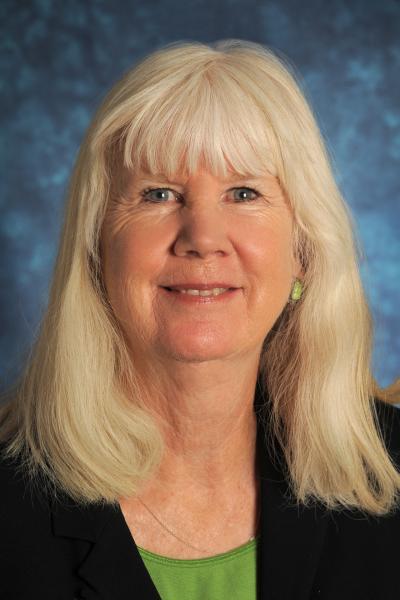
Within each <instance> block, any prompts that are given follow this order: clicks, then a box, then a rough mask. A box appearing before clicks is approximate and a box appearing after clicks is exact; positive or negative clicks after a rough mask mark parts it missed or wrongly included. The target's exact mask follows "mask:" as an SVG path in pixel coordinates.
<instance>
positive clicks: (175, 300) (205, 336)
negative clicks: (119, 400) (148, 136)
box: [101, 169, 300, 361]
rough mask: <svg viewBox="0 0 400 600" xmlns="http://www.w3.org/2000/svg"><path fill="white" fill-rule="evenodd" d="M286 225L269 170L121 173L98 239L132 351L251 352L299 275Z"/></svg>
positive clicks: (202, 357) (196, 357)
mask: <svg viewBox="0 0 400 600" xmlns="http://www.w3.org/2000/svg"><path fill="white" fill-rule="evenodd" d="M148 188H154V189H153V190H152V191H146V190H148ZM254 190H255V191H254ZM292 226H293V222H292V215H291V212H290V209H289V205H288V202H287V199H286V198H285V196H284V194H283V192H282V189H281V188H280V186H279V182H278V180H277V179H276V178H274V177H273V176H272V175H265V176H262V177H256V178H251V179H250V178H243V177H239V176H237V175H235V174H234V173H231V177H230V178H229V179H227V180H223V179H221V178H218V177H215V176H213V175H212V174H211V173H209V172H208V171H206V170H204V169H199V170H198V171H197V172H196V173H195V174H193V175H191V176H189V177H188V176H186V175H183V174H182V173H177V174H176V175H175V176H174V177H173V178H171V181H168V180H167V179H166V178H165V177H164V176H163V175H160V176H153V175H150V174H148V173H146V172H144V171H139V172H136V173H135V174H134V175H131V176H130V177H128V178H127V181H126V184H125V193H124V197H123V198H116V199H113V200H112V201H110V204H109V207H108V211H107V214H106V218H105V222H104V226H103V231H102V240H101V241H102V244H101V246H102V259H103V274H104V280H105V285H106V289H107V292H108V298H109V301H110V303H111V306H112V308H113V310H114V313H115V315H116V317H117V319H118V321H119V322H120V324H121V325H122V327H123V329H124V331H125V334H126V336H127V339H128V341H129V344H130V346H131V350H132V351H133V353H134V354H135V353H136V352H137V353H138V355H139V354H140V355H141V356H143V353H145V355H146V356H148V357H149V358H150V359H154V358H158V359H161V360H162V359H168V358H169V359H171V358H173V359H177V360H180V361H206V360H213V359H229V358H235V357H238V356H240V355H249V353H258V354H259V352H260V350H261V346H262V343H263V340H264V338H265V336H266V335H267V333H268V331H269V330H270V329H271V327H272V325H273V324H274V322H275V321H276V319H277V318H278V316H279V315H280V313H281V312H282V310H283V308H284V306H285V304H286V302H287V300H288V298H289V294H290V291H291V287H292V283H293V280H292V278H293V277H294V276H296V275H299V274H300V264H299V263H298V262H297V261H296V260H295V258H294V257H293V255H292V241H291V236H292ZM188 288H190V289H192V290H196V291H189V292H188V291H187V289H188ZM211 288H224V290H221V289H214V291H213V292H210V289H211ZM226 288H228V289H226ZM184 289H186V293H185V291H183V290H184ZM198 290H201V291H202V292H204V293H206V294H210V293H212V294H216V295H205V296H204V295H199V292H198ZM207 290H208V291H207ZM221 291H222V292H223V293H220V292H221Z"/></svg>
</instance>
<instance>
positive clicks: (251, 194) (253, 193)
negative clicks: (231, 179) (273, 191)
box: [231, 187, 260, 202]
mask: <svg viewBox="0 0 400 600" xmlns="http://www.w3.org/2000/svg"><path fill="white" fill-rule="evenodd" d="M238 190H239V191H240V192H243V190H244V193H245V196H244V197H243V196H242V198H241V201H242V202H250V201H251V200H255V199H256V198H258V197H259V195H260V194H259V192H257V190H253V189H252V188H248V187H240V188H233V190H231V191H235V192H237V191H238Z"/></svg>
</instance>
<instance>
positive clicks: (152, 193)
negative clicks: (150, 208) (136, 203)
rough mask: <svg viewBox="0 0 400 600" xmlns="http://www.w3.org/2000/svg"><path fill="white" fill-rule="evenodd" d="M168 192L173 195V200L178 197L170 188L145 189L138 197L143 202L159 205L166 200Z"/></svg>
mask: <svg viewBox="0 0 400 600" xmlns="http://www.w3.org/2000/svg"><path fill="white" fill-rule="evenodd" d="M169 192H173V193H174V194H175V198H176V197H177V196H179V194H178V192H175V190H171V189H170V188H146V189H145V190H143V191H142V192H141V193H140V195H141V196H142V198H143V199H144V201H145V202H154V203H156V204H157V203H159V204H160V203H162V202H166V201H167V200H168V193H169Z"/></svg>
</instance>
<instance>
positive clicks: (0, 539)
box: [0, 444, 76, 600]
mask: <svg viewBox="0 0 400 600" xmlns="http://www.w3.org/2000/svg"><path fill="white" fill-rule="evenodd" d="M0 489H1V494H0V560H1V567H2V577H1V589H2V594H4V597H5V598H6V597H7V598H21V600H22V599H24V600H25V598H26V599H28V598H31V597H32V591H34V593H33V595H34V596H35V598H36V597H39V596H40V597H41V598H43V600H50V599H52V598H55V597H57V598H60V600H61V598H72V597H73V592H74V586H75V579H74V575H73V573H74V567H75V562H76V558H75V555H76V549H75V548H74V547H72V545H71V542H70V540H68V539H62V538H57V537H55V536H54V534H53V523H52V512H51V506H50V497H49V496H48V494H47V492H46V491H44V490H43V489H41V488H40V484H38V483H35V482H33V481H31V480H30V478H29V477H28V476H27V473H26V471H25V470H24V468H23V464H22V462H21V460H19V459H10V458H8V457H6V456H5V455H4V445H1V444H0ZM60 590H62V592H61V591H60ZM35 594H36V595H35ZM2 597H3V596H2Z"/></svg>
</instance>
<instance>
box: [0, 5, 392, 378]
mask: <svg viewBox="0 0 400 600" xmlns="http://www.w3.org/2000/svg"><path fill="white" fill-rule="evenodd" d="M0 18H1V27H2V32H1V33H2V35H1V41H0V44H1V51H0V69H1V91H2V95H1V100H0V102H1V111H0V118H1V121H2V123H1V142H2V144H1V152H2V155H1V167H2V172H1V177H0V186H1V193H0V203H1V204H0V207H1V227H0V251H1V253H0V257H1V258H0V261H1V262H0V277H1V298H0V307H1V346H0V377H1V380H2V382H1V386H2V387H5V386H6V385H8V384H9V383H11V382H12V381H13V380H14V378H15V375H16V373H17V370H18V365H19V364H20V363H21V361H22V357H23V355H24V352H26V349H27V348H28V347H29V344H30V342H31V340H32V338H33V337H34V335H35V333H36V331H37V326H38V323H39V320H40V317H41V315H42V314H43V311H44V309H45V306H46V301H47V293H48V284H49V280H50V277H51V273H52V267H53V264H54V259H55V255H56V248H57V243H58V236H59V233H60V226H61V217H62V206H63V201H64V197H65V190H66V184H67V180H68V177H69V175H70V172H71V168H72V164H73V161H74V159H75V156H76V153H77V149H78V146H79V144H80V141H81V139H82V135H83V133H84V131H85V128H86V127H87V125H88V123H89V120H90V119H91V116H92V115H93V112H94V110H95V108H96V106H97V105H98V103H99V101H100V99H101V97H102V95H103V94H104V93H105V91H106V90H107V89H108V88H109V87H110V86H111V85H112V84H113V83H114V82H115V81H116V80H117V79H118V78H119V77H120V75H121V74H122V73H123V72H124V71H125V70H126V69H127V68H129V67H130V66H131V65H132V63H134V62H135V61H137V59H139V58H140V57H142V56H143V55H145V54H146V53H148V52H150V51H152V50H154V49H156V48H157V47H159V46H162V45H164V44H166V43H167V42H170V41H174V40H199V41H205V42H210V41H214V40H217V39H221V38H229V37H235V38H242V39H249V40H253V41H256V42H261V43H263V44H266V45H269V46H271V47H272V48H273V49H276V50H278V51H279V52H281V53H283V54H285V55H286V56H287V58H288V59H289V60H290V61H291V62H292V63H293V64H294V65H295V66H296V68H297V71H298V72H299V74H300V76H301V77H302V79H303V81H304V86H305V89H306V92H307V94H308V97H309V99H310V100H311V103H312V105H313V107H314V110H315V113H316V116H317V119H318V122H319V125H320V127H321V129H322V132H323V135H324V136H325V139H326V140H327V143H328V147H329V150H330V152H331V154H332V156H333V159H334V165H335V170H336V174H337V179H338V182H339V185H340V187H341V189H342V192H343V194H344V196H345V198H346V199H347V201H348V203H349V204H350V206H351V208H352V211H353V214H354V219H355V223H356V226H357V235H358V237H359V240H360V242H361V244H362V246H363V248H364V254H365V259H364V261H363V263H362V266H361V269H362V277H363V281H364V284H365V288H366V291H367V295H368V298H369V301H370V305H371V308H372V312H373V316H374V322H375V328H376V330H375V331H376V334H375V335H376V337H375V344H374V371H375V376H376V378H377V380H378V381H379V383H380V384H382V385H387V384H389V383H390V382H391V381H392V380H393V379H394V378H395V377H396V376H397V377H398V376H399V374H400V323H399V319H398V305H399V288H400V268H399V263H400V236H399V230H400V214H399V213H400V211H399V158H400V107H399V104H400V102H399V100H400V98H399V73H400V3H399V1H398V0H381V1H379V0H375V1H374V0H372V1H368V0H351V2H350V1H347V0H337V1H335V0H331V1H329V2H327V1H325V2H324V1H323V0H311V1H305V2H298V1H297V0H274V1H267V0H265V1H261V2H255V1H254V0H219V1H218V2H212V1H211V0H209V1H208V2H201V1H199V0H197V1H193V2H188V3H186V4H184V3H183V2H181V1H180V0H175V1H171V0H170V1H168V2H165V1H162V2H160V1H158V0H146V2H129V1H126V0H113V2H106V1H104V0H98V1H89V0H86V1H84V0H80V1H79V0H63V1H61V0H32V1H26V0H25V1H24V0H14V1H12V0H2V1H1V3H0Z"/></svg>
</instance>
